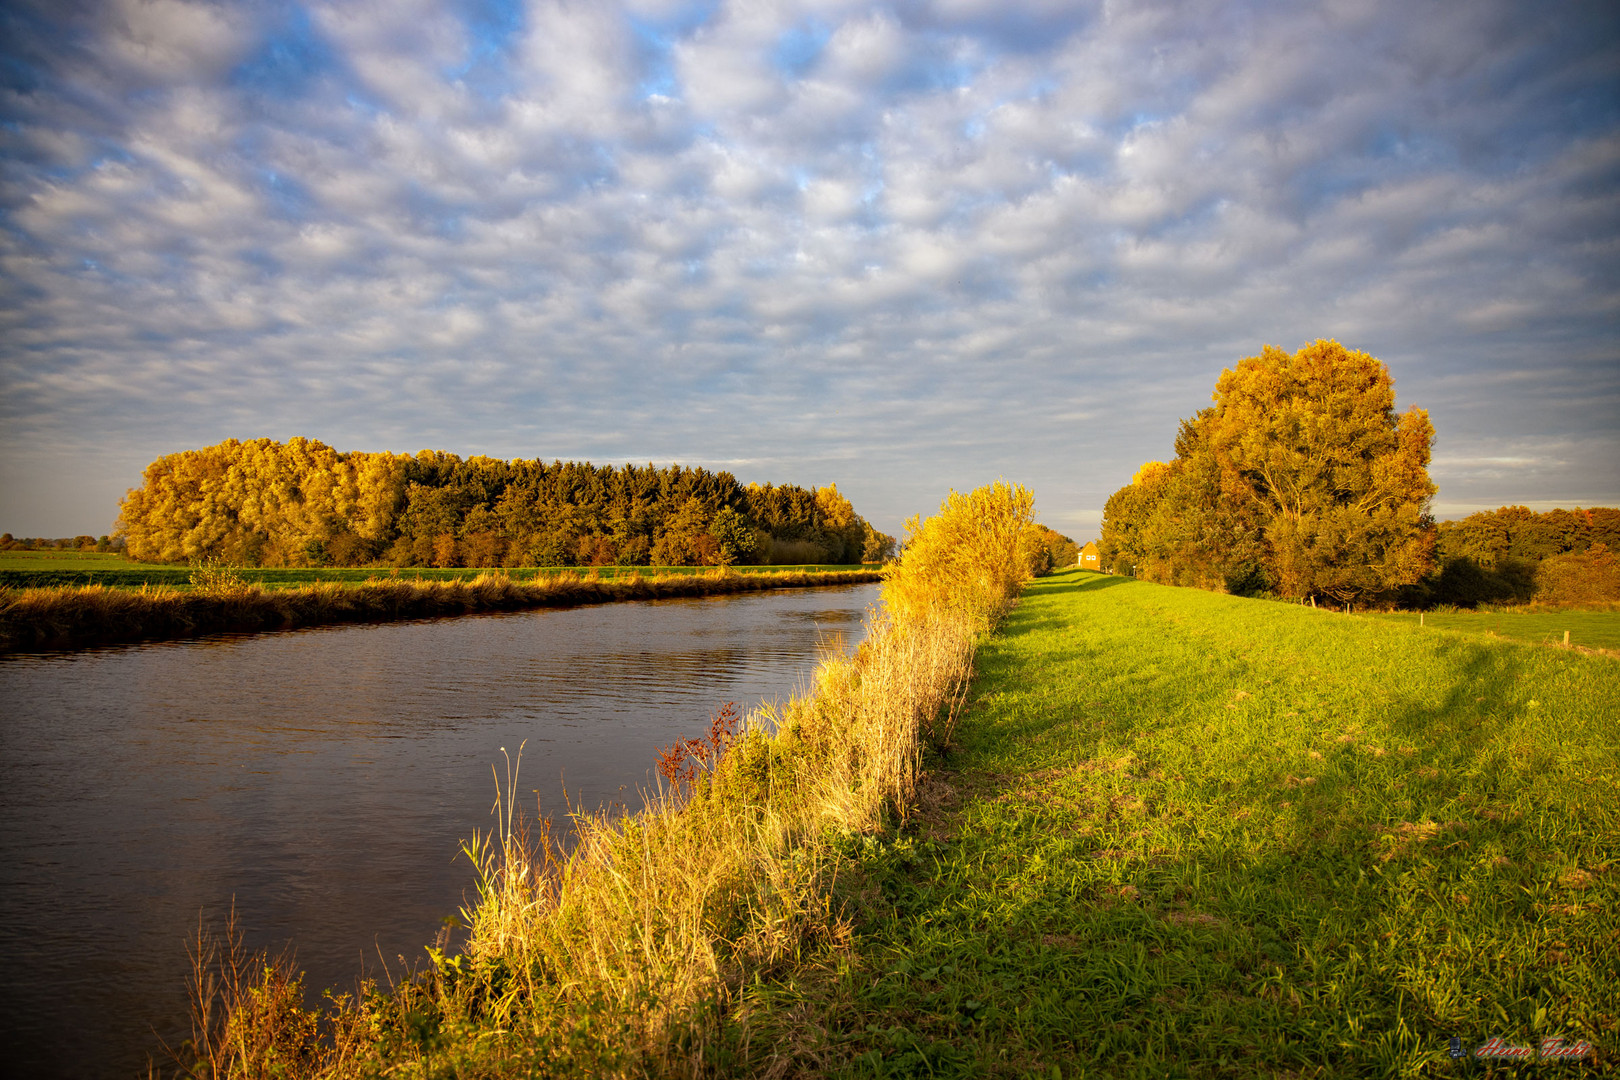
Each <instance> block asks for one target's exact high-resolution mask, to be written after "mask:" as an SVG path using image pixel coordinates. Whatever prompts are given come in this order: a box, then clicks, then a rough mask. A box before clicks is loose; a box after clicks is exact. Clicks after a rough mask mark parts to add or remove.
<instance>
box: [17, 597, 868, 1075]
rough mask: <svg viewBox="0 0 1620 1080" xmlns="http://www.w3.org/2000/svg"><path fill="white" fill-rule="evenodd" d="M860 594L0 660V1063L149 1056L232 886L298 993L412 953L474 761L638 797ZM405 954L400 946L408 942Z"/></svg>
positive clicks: (540, 795) (631, 800)
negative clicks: (509, 764)
mask: <svg viewBox="0 0 1620 1080" xmlns="http://www.w3.org/2000/svg"><path fill="white" fill-rule="evenodd" d="M877 594H878V586H876V585H857V586H848V587H843V588H834V589H807V590H795V591H781V592H774V593H760V594H749V595H743V596H729V597H711V598H705V599H693V600H659V601H649V602H642V603H623V604H608V605H602V606H597V607H586V608H573V609H566V610H543V611H532V612H520V613H513V614H494V615H476V616H467V617H463V618H458V619H439V620H422V621H414V622H404V623H382V624H373V625H363V626H341V627H320V628H313V629H307V630H300V631H294V632H288V633H279V634H264V635H253V636H217V637H210V638H205V639H199V640H193V641H184V642H164V643H153V644H142V645H127V646H114V647H105V648H98V649H90V650H83V651H78V652H60V653H37V654H27V653H23V654H13V655H9V656H5V657H0V950H3V951H0V956H3V957H4V963H5V964H6V967H7V970H6V972H5V974H4V977H3V978H0V1024H3V1025H4V1030H5V1032H6V1035H7V1040H6V1041H7V1049H6V1052H5V1057H6V1059H7V1060H6V1065H5V1069H4V1073H5V1075H7V1076H19V1077H42V1078H43V1077H104V1076H120V1075H122V1076H134V1075H136V1074H141V1075H144V1074H145V1070H146V1062H147V1059H148V1056H149V1055H155V1056H156V1057H157V1059H158V1061H159V1063H160V1064H167V1062H166V1060H165V1059H164V1058H163V1056H162V1055H161V1053H160V1051H159V1046H160V1043H159V1040H160V1039H162V1040H167V1041H168V1042H169V1043H170V1044H173V1045H178V1044H179V1041H180V1040H182V1039H184V1038H185V1037H186V1036H187V1035H188V1034H189V1031H190V1027H189V1022H188V1020H187V1000H186V992H185V982H186V978H187V975H188V973H189V970H190V965H189V961H188V960H187V952H186V946H187V939H188V935H192V934H194V933H195V931H196V928H197V925H198V920H199V917H200V918H201V919H202V920H203V921H204V922H206V923H208V924H209V925H210V926H212V927H215V928H217V927H219V926H220V925H221V924H222V923H223V920H224V917H225V915H226V913H227V912H228V910H229V909H230V907H231V905H232V903H233V900H234V904H235V908H236V915H237V923H238V928H239V929H240V930H241V931H242V933H243V934H244V936H245V938H246V943H247V944H248V946H249V947H251V948H255V949H259V948H269V949H271V950H279V949H280V948H282V947H285V946H288V945H291V946H292V947H293V948H294V949H295V950H296V955H297V963H298V966H299V967H300V968H302V969H303V970H304V971H306V972H307V973H308V983H309V986H310V988H311V989H312V990H318V989H320V988H323V987H328V986H331V987H336V988H339V989H348V988H352V987H353V986H354V984H355V982H356V980H357V979H358V978H359V977H360V976H361V975H362V974H366V975H372V976H377V975H379V974H380V972H381V970H382V969H381V965H382V964H383V963H384V962H386V964H387V965H388V967H389V968H391V969H393V970H395V971H396V972H397V971H398V970H400V969H401V968H402V966H403V964H405V963H415V962H416V961H418V960H419V959H420V958H421V957H422V956H423V946H425V945H428V944H431V943H432V941H433V940H434V936H435V934H436V933H437V932H438V931H439V929H440V927H441V926H442V925H443V921H444V920H445V919H446V918H450V917H453V916H454V915H455V913H456V911H457V910H458V908H459V907H460V906H461V904H462V902H463V900H464V897H465V896H466V894H468V893H469V891H470V889H471V884H472V870H471V866H470V865H469V864H468V863H467V861H466V860H465V858H463V857H461V856H460V855H459V853H458V852H459V844H460V841H462V840H463V839H465V838H467V837H468V836H469V835H471V833H472V830H473V829H475V828H480V829H488V828H489V827H490V826H491V825H492V823H493V822H492V819H491V818H490V816H489V811H490V807H491V804H492V803H493V802H494V798H495V786H494V781H493V779H492V777H491V773H490V767H491V765H492V764H498V765H500V767H501V768H502V770H503V771H504V769H505V764H504V762H503V760H502V753H501V751H502V748H505V750H506V751H507V752H508V753H510V754H511V755H513V756H514V757H515V756H516V754H517V751H518V747H519V746H520V744H524V743H525V740H526V747H525V749H524V750H523V757H522V771H521V776H520V782H519V784H518V788H519V790H520V791H521V792H523V793H524V801H525V802H526V803H527V805H528V808H529V810H530V811H531V812H532V811H534V810H535V809H536V807H537V805H538V809H539V810H540V811H541V812H545V813H551V814H558V815H559V816H560V814H561V812H564V811H565V810H566V805H565V802H564V790H565V786H566V792H567V800H568V803H567V805H573V806H583V807H598V806H601V805H604V804H608V803H615V802H623V803H625V804H626V805H628V806H630V807H632V808H633V807H635V806H637V805H639V801H640V800H639V795H638V791H639V790H641V789H642V788H644V787H646V785H648V783H649V782H650V781H651V779H652V774H651V772H650V767H651V765H652V763H653V761H654V758H655V754H656V751H657V750H658V748H659V747H661V746H664V745H667V744H669V743H671V742H673V741H674V740H675V739H676V738H678V737H681V736H684V735H696V734H700V733H702V732H703V731H705V730H706V729H707V721H708V717H709V716H710V714H711V713H713V712H714V710H715V709H716V708H717V707H719V706H720V705H722V704H724V703H725V702H727V701H734V702H736V703H737V704H738V705H739V707H743V708H746V707H751V706H753V705H754V704H756V703H758V702H759V701H761V700H768V699H773V698H775V699H780V698H785V697H787V696H789V695H791V694H793V693H795V692H796V691H798V690H801V689H802V688H803V686H804V684H805V683H806V682H807V681H808V678H809V675H810V673H811V672H812V671H813V669H814V666H815V661H816V659H817V657H818V655H819V653H820V652H821V650H822V649H824V648H825V647H827V645H828V643H829V642H833V641H835V640H838V639H842V640H843V643H844V647H846V648H848V647H851V646H853V644H854V643H855V640H856V638H857V637H858V636H859V634H860V633H861V618H862V615H863V614H864V611H865V609H866V607H867V605H869V604H872V603H875V602H876V601H877ZM401 958H403V960H402V959H401Z"/></svg>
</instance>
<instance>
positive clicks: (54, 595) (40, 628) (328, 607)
mask: <svg viewBox="0 0 1620 1080" xmlns="http://www.w3.org/2000/svg"><path fill="white" fill-rule="evenodd" d="M882 576H883V575H882V573H881V572H880V571H878V570H875V569H874V570H844V571H831V572H814V571H811V572H805V571H787V572H776V573H773V572H768V571H754V572H750V573H738V572H735V571H730V572H728V571H709V572H706V573H669V574H657V575H652V576H646V575H642V574H615V575H598V574H593V573H583V574H574V573H559V574H555V575H547V576H535V577H532V578H531V579H530V580H526V581H525V580H518V579H514V578H513V577H511V576H510V575H508V574H506V573H503V572H501V571H485V572H483V573H478V574H476V575H474V576H471V577H467V576H458V577H454V578H450V579H448V580H431V579H416V578H407V577H372V578H370V579H368V580H365V581H360V582H355V583H345V582H335V581H321V582H314V583H312V584H304V585H293V586H288V587H283V588H273V587H270V586H268V585H265V584H261V583H259V582H255V581H249V580H246V579H244V578H243V577H242V576H241V575H240V574H239V573H238V572H237V571H234V570H226V571H219V570H214V571H204V572H203V573H202V574H201V575H197V574H195V573H194V574H193V578H194V579H200V580H201V582H202V584H201V585H197V586H193V587H191V588H186V589H179V588H171V587H168V586H163V585H159V586H142V587H140V588H138V589H129V588H119V587H116V586H110V585H59V586H48V587H45V588H27V589H9V588H0V652H11V651H16V650H19V649H41V648H73V647H76V646H80V645H88V644H93V643H98V642H107V641H132V640H141V639H153V638H159V639H161V638H181V637H191V636H193V635H197V634H213V633H225V632H232V631H235V632H252V631H260V630H290V629H294V628H297V627H300V626H316V625H322V624H329V623H343V622H376V621H385V620H391V619H417V618H427V617H431V616H443V615H471V614H477V613H479V612H491V611H523V610H527V609H531V608H542V607H571V606H577V605H580V604H603V603H611V602H614V601H619V600H657V599H667V598H672V597H684V596H717V595H721V594H731V593H743V592H757V591H761V590H765V589H796V588H811V587H815V586H823V585H853V584H857V583H860V582H866V581H877V580H879V579H880V578H881V577H882Z"/></svg>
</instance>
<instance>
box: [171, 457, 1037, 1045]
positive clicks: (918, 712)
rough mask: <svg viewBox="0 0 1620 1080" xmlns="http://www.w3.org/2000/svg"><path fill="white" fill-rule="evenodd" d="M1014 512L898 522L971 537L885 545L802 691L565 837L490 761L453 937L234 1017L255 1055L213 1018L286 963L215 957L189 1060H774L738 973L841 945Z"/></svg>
mask: <svg viewBox="0 0 1620 1080" xmlns="http://www.w3.org/2000/svg"><path fill="white" fill-rule="evenodd" d="M1029 511H1030V506H1029V499H1028V495H1027V493H1026V492H1023V491H1022V490H1021V489H1015V488H1010V487H1007V486H1006V485H998V486H997V487H996V488H995V489H992V490H990V491H989V492H988V493H986V492H975V493H973V495H972V496H969V497H958V496H955V495H953V496H952V499H951V500H949V501H948V502H947V503H946V505H945V506H944V507H943V508H942V510H941V513H940V515H939V516H938V517H937V518H933V519H930V520H929V521H928V522H926V523H920V524H919V523H913V536H912V544H913V550H916V551H919V552H928V551H935V550H938V539H939V536H940V535H950V536H953V537H957V538H958V539H959V540H960V542H962V543H967V544H971V545H973V546H972V548H971V550H970V551H968V552H966V553H965V556H966V557H964V558H962V559H960V560H956V561H954V562H952V563H950V564H949V565H946V564H944V563H941V562H937V561H936V562H934V563H932V564H930V565H931V569H930V570H929V571H928V572H927V573H926V574H924V573H919V572H917V571H916V569H915V567H914V566H911V565H910V564H908V563H907V561H906V560H905V559H903V560H902V561H901V563H900V565H899V567H898V568H897V569H896V570H895V571H894V572H893V573H891V575H890V577H889V580H888V581H887V582H886V583H885V598H886V605H885V612H883V613H880V612H877V611H874V612H870V613H869V614H868V631H867V634H866V637H865V640H864V641H863V642H862V644H861V645H860V647H859V648H858V649H857V650H856V652H855V653H854V655H853V656H849V657H841V656H832V657H829V658H827V659H826V660H825V662H824V663H822V664H821V666H820V667H819V668H818V669H817V672H816V675H815V678H814V685H813V687H812V688H811V690H810V691H809V692H808V693H807V694H805V695H803V696H801V697H798V698H795V699H794V700H792V701H790V702H788V703H787V704H786V705H783V706H780V707H765V708H762V709H760V710H758V711H756V712H754V713H752V714H750V715H749V716H748V717H747V718H746V721H745V722H744V723H743V724H742V725H740V730H739V729H738V727H737V726H736V725H734V722H733V720H734V718H733V717H732V716H731V715H729V714H727V713H725V712H724V711H722V712H721V713H719V714H717V716H716V719H715V722H714V723H713V724H712V725H711V730H710V737H709V738H708V739H707V740H704V739H698V738H694V739H690V740H683V741H682V743H681V744H678V746H677V747H676V748H672V750H671V751H668V752H666V761H667V763H668V764H669V766H670V769H671V771H672V773H674V774H675V775H676V776H677V777H678V778H679V782H678V783H675V784H672V785H671V786H668V787H663V788H661V789H660V790H658V791H655V792H652V793H651V794H650V797H649V798H648V800H647V806H646V808H645V809H644V810H642V811H640V812H638V813H636V814H634V815H629V816H612V815H606V814H598V815H590V814H582V813H577V814H574V815H572V816H571V821H570V825H571V830H570V832H571V842H570V843H569V845H568V846H567V848H566V850H564V848H563V847H562V846H561V845H559V844H558V843H557V841H556V838H555V837H554V836H553V835H552V834H551V832H550V828H549V825H548V824H547V823H546V822H544V821H543V820H542V821H541V822H540V823H539V824H538V825H537V826H536V827H535V828H534V830H532V831H530V830H526V829H525V828H524V826H523V824H522V822H520V821H518V820H517V818H518V815H517V814H516V804H515V802H514V801H513V795H512V793H513V791H515V785H516V777H515V769H514V770H511V771H509V773H508V776H507V778H506V781H505V783H504V786H502V785H501V784H500V783H499V781H498V790H499V791H500V792H502V795H501V798H500V799H499V800H498V802H497V806H498V807H499V808H500V810H499V813H498V815H497V828H496V830H495V832H494V833H493V834H490V835H483V834H475V836H474V838H473V840H472V841H470V842H469V843H468V845H467V847H466V849H465V850H466V853H467V855H468V856H469V857H470V858H471V860H472V861H473V863H474V864H475V866H476V867H477V873H478V880H477V897H476V899H475V900H474V901H473V902H472V903H471V904H470V905H469V906H468V908H467V909H466V910H465V912H464V913H463V914H464V919H465V922H466V925H467V931H468V934H467V943H466V945H465V947H464V948H463V949H462V950H461V951H460V952H459V953H457V954H455V955H453V956H451V955H447V954H446V953H445V952H444V951H443V950H442V947H441V948H436V949H434V950H430V954H429V955H430V958H431V965H430V966H429V967H428V968H427V969H425V970H424V971H423V972H422V973H421V974H420V975H419V976H417V977H413V978H410V979H407V980H405V981H403V982H401V983H399V984H398V985H396V986H394V987H391V988H389V989H387V990H379V989H378V988H377V987H375V986H368V987H363V988H362V989H361V990H360V991H359V992H358V993H357V994H355V995H353V996H350V997H345V998H342V999H338V1000H334V1002H333V1003H332V1006H331V1009H330V1010H329V1014H328V1015H327V1017H326V1018H325V1019H323V1020H322V1022H321V1023H320V1024H315V1025H311V1024H302V1025H300V1024H299V1023H290V1022H287V1023H276V1024H274V1025H273V1026H274V1028H275V1033H272V1034H273V1036H274V1037H272V1036H271V1034H266V1033H265V1032H263V1031H255V1033H254V1037H252V1038H244V1039H243V1040H242V1042H243V1045H245V1046H252V1047H255V1048H256V1049H255V1050H254V1051H253V1055H256V1056H253V1055H250V1054H248V1053H247V1052H246V1051H244V1052H243V1053H241V1054H239V1055H235V1056H233V1052H232V1051H231V1050H230V1048H229V1044H230V1040H229V1039H228V1038H226V1037H225V1035H222V1034H220V1033H222V1032H223V1033H229V1032H232V1031H237V1030H240V1028H241V1026H242V1025H243V1024H247V1025H249V1026H253V1025H254V1024H255V1023H257V1022H256V1021H253V1020H252V1019H251V1018H250V1019H249V1020H245V1021H241V1022H240V1023H239V1022H238V1017H239V1016H240V1015H242V1014H243V1011H244V1010H251V1009H252V1008H253V1007H254V1006H253V1004H252V1003H254V1002H256V1001H259V1000H260V999H261V997H262V996H263V994H271V993H273V992H274V991H275V988H276V987H279V986H283V985H285V984H286V981H287V976H286V975H284V974H278V973H277V972H278V969H276V968H275V967H274V966H273V965H267V966H266V968H265V975H264V981H263V982H262V984H261V983H257V982H255V981H254V980H252V979H249V980H247V982H246V985H245V986H244V982H243V979H242V977H241V974H240V972H237V971H226V972H225V973H224V974H222V975H221V976H220V978H218V979H216V980H215V981H214V982H213V983H212V984H210V983H209V982H208V981H207V980H199V983H198V985H199V987H200V988H201V989H202V990H203V991H205V992H207V993H211V994H212V997H208V998H206V999H205V1000H200V1001H199V1002H198V1003H197V1016H198V1017H199V1018H202V1019H200V1020H199V1030H200V1031H202V1029H206V1031H202V1033H200V1034H199V1035H198V1036H197V1038H196V1039H195V1040H194V1043H193V1048H194V1049H195V1051H196V1052H195V1053H194V1055H193V1058H194V1060H195V1062H196V1066H195V1068H196V1071H198V1072H200V1073H202V1074H206V1075H208V1076H211V1077H248V1076H259V1075H266V1074H267V1072H266V1066H265V1064H264V1063H265V1062H267V1061H271V1060H273V1061H274V1062H275V1068H276V1069H277V1070H279V1072H277V1075H283V1076H289V1077H294V1076H296V1077H316V1076H319V1077H340V1076H372V1075H389V1076H423V1077H426V1076H435V1077H437V1076H455V1077H494V1076H590V1077H602V1076H649V1075H679V1076H704V1075H728V1074H731V1073H735V1072H740V1071H748V1070H762V1071H765V1072H770V1071H771V1070H773V1069H777V1068H790V1067H793V1066H794V1065H795V1063H796V1062H797V1061H798V1058H797V1056H796V1051H795V1049H794V1042H793V1040H791V1039H787V1040H781V1039H778V1038H777V1037H776V1036H775V1035H773V1036H772V1039H771V1040H770V1041H762V1040H760V1039H758V1038H756V1037H755V1028H754V1025H753V1020H752V1012H751V1008H752V1006H751V1004H750V1003H751V1002H752V1001H753V1000H754V999H755V998H754V995H753V994H752V993H751V991H750V989H749V988H750V987H754V986H758V985H763V984H765V983H768V982H771V981H775V980H778V979H781V978H783V977H785V975H786V973H789V972H792V971H793V970H795V969H796V968H797V967H798V966H799V965H800V964H802V963H803V962H804V961H805V960H806V958H808V957H811V956H814V955H819V954H820V953H822V952H823V951H826V950H833V951H836V950H839V949H841V948H844V947H846V946H847V943H848V941H849V938H850V934H851V932H852V927H851V924H850V923H849V921H848V919H847V918H846V917H845V915H844V912H843V910H842V909H841V908H840V907H838V906H837V905H835V904H834V903H833V893H834V888H835V884H836V882H837V879H838V876H839V873H840V869H841V867H842V866H844V865H846V864H847V863H848V855H847V853H848V852H849V851H851V850H860V849H861V844H862V843H863V838H870V837H872V836H875V835H877V834H878V833H879V832H880V830H882V829H884V828H885V827H888V826H890V825H892V823H893V822H894V821H895V820H897V819H899V818H903V817H904V815H905V814H906V813H907V812H908V810H909V809H910V807H911V806H912V805H913V803H914V799H915V794H916V779H917V772H918V767H919V764H920V762H921V759H922V755H923V753H924V752H925V749H927V748H928V747H932V748H933V751H934V752H941V751H943V750H945V749H946V748H947V746H948V745H949V742H950V739H951V736H952V731H953V727H954V724H955V722H956V720H957V719H958V718H959V716H960V710H961V705H962V702H963V700H964V695H965V692H966V688H967V686H968V684H969V679H970V676H971V673H972V663H973V656H974V647H975V645H976V643H977V642H978V641H979V640H980V639H981V636H982V634H983V632H984V631H986V630H987V629H991V628H993V627H994V625H995V624H996V622H997V621H998V620H999V619H1000V617H1001V616H1002V615H1003V614H1004V613H1005V611H1006V610H1007V608H1008V606H1009V605H1010V603H1011V602H1012V600H1013V599H1014V598H1015V597H1016V595H1017V592H1018V589H1019V588H1020V587H1021V586H1022V584H1023V583H1024V582H1025V581H1026V580H1028V577H1029V572H1030V565H1029V563H1028V559H1029V554H1030V551H1031V550H1032V549H1033V545H1032V544H1030V543H1028V542H1026V540H1027V534H1029V533H1032V532H1033V529H1034V526H1033V523H1032V521H1031V519H1030V513H1029ZM911 558H912V556H911V555H910V554H909V553H908V555H907V556H906V559H911ZM986 580H991V581H994V582H997V583H999V584H998V586H997V588H995V589H986V588H985V587H984V584H983V583H984V581H986ZM964 598H968V599H964ZM649 752H651V748H649ZM694 758H695V759H696V761H695V764H696V765H697V766H698V767H694V768H692V769H691V770H690V771H687V768H686V765H685V764H683V761H685V762H691V760H692V759H694ZM261 990H262V991H263V994H261V993H260V991H261ZM254 1015H257V1014H254ZM323 1030H324V1031H326V1032H327V1034H326V1035H324V1036H323V1035H322V1033H321V1032H322V1031H323ZM276 1033H279V1034H276ZM261 1036H262V1037H261ZM205 1046H206V1047H208V1048H219V1047H224V1048H225V1049H224V1052H223V1055H221V1054H218V1053H215V1052H214V1051H213V1049H210V1050H209V1052H208V1053H206V1054H204V1053H203V1052H202V1048H203V1047H205ZM181 1060H182V1064H183V1065H185V1066H186V1067H187V1068H191V1067H192V1065H191V1060H189V1059H187V1058H186V1057H185V1055H182V1058H181Z"/></svg>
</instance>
